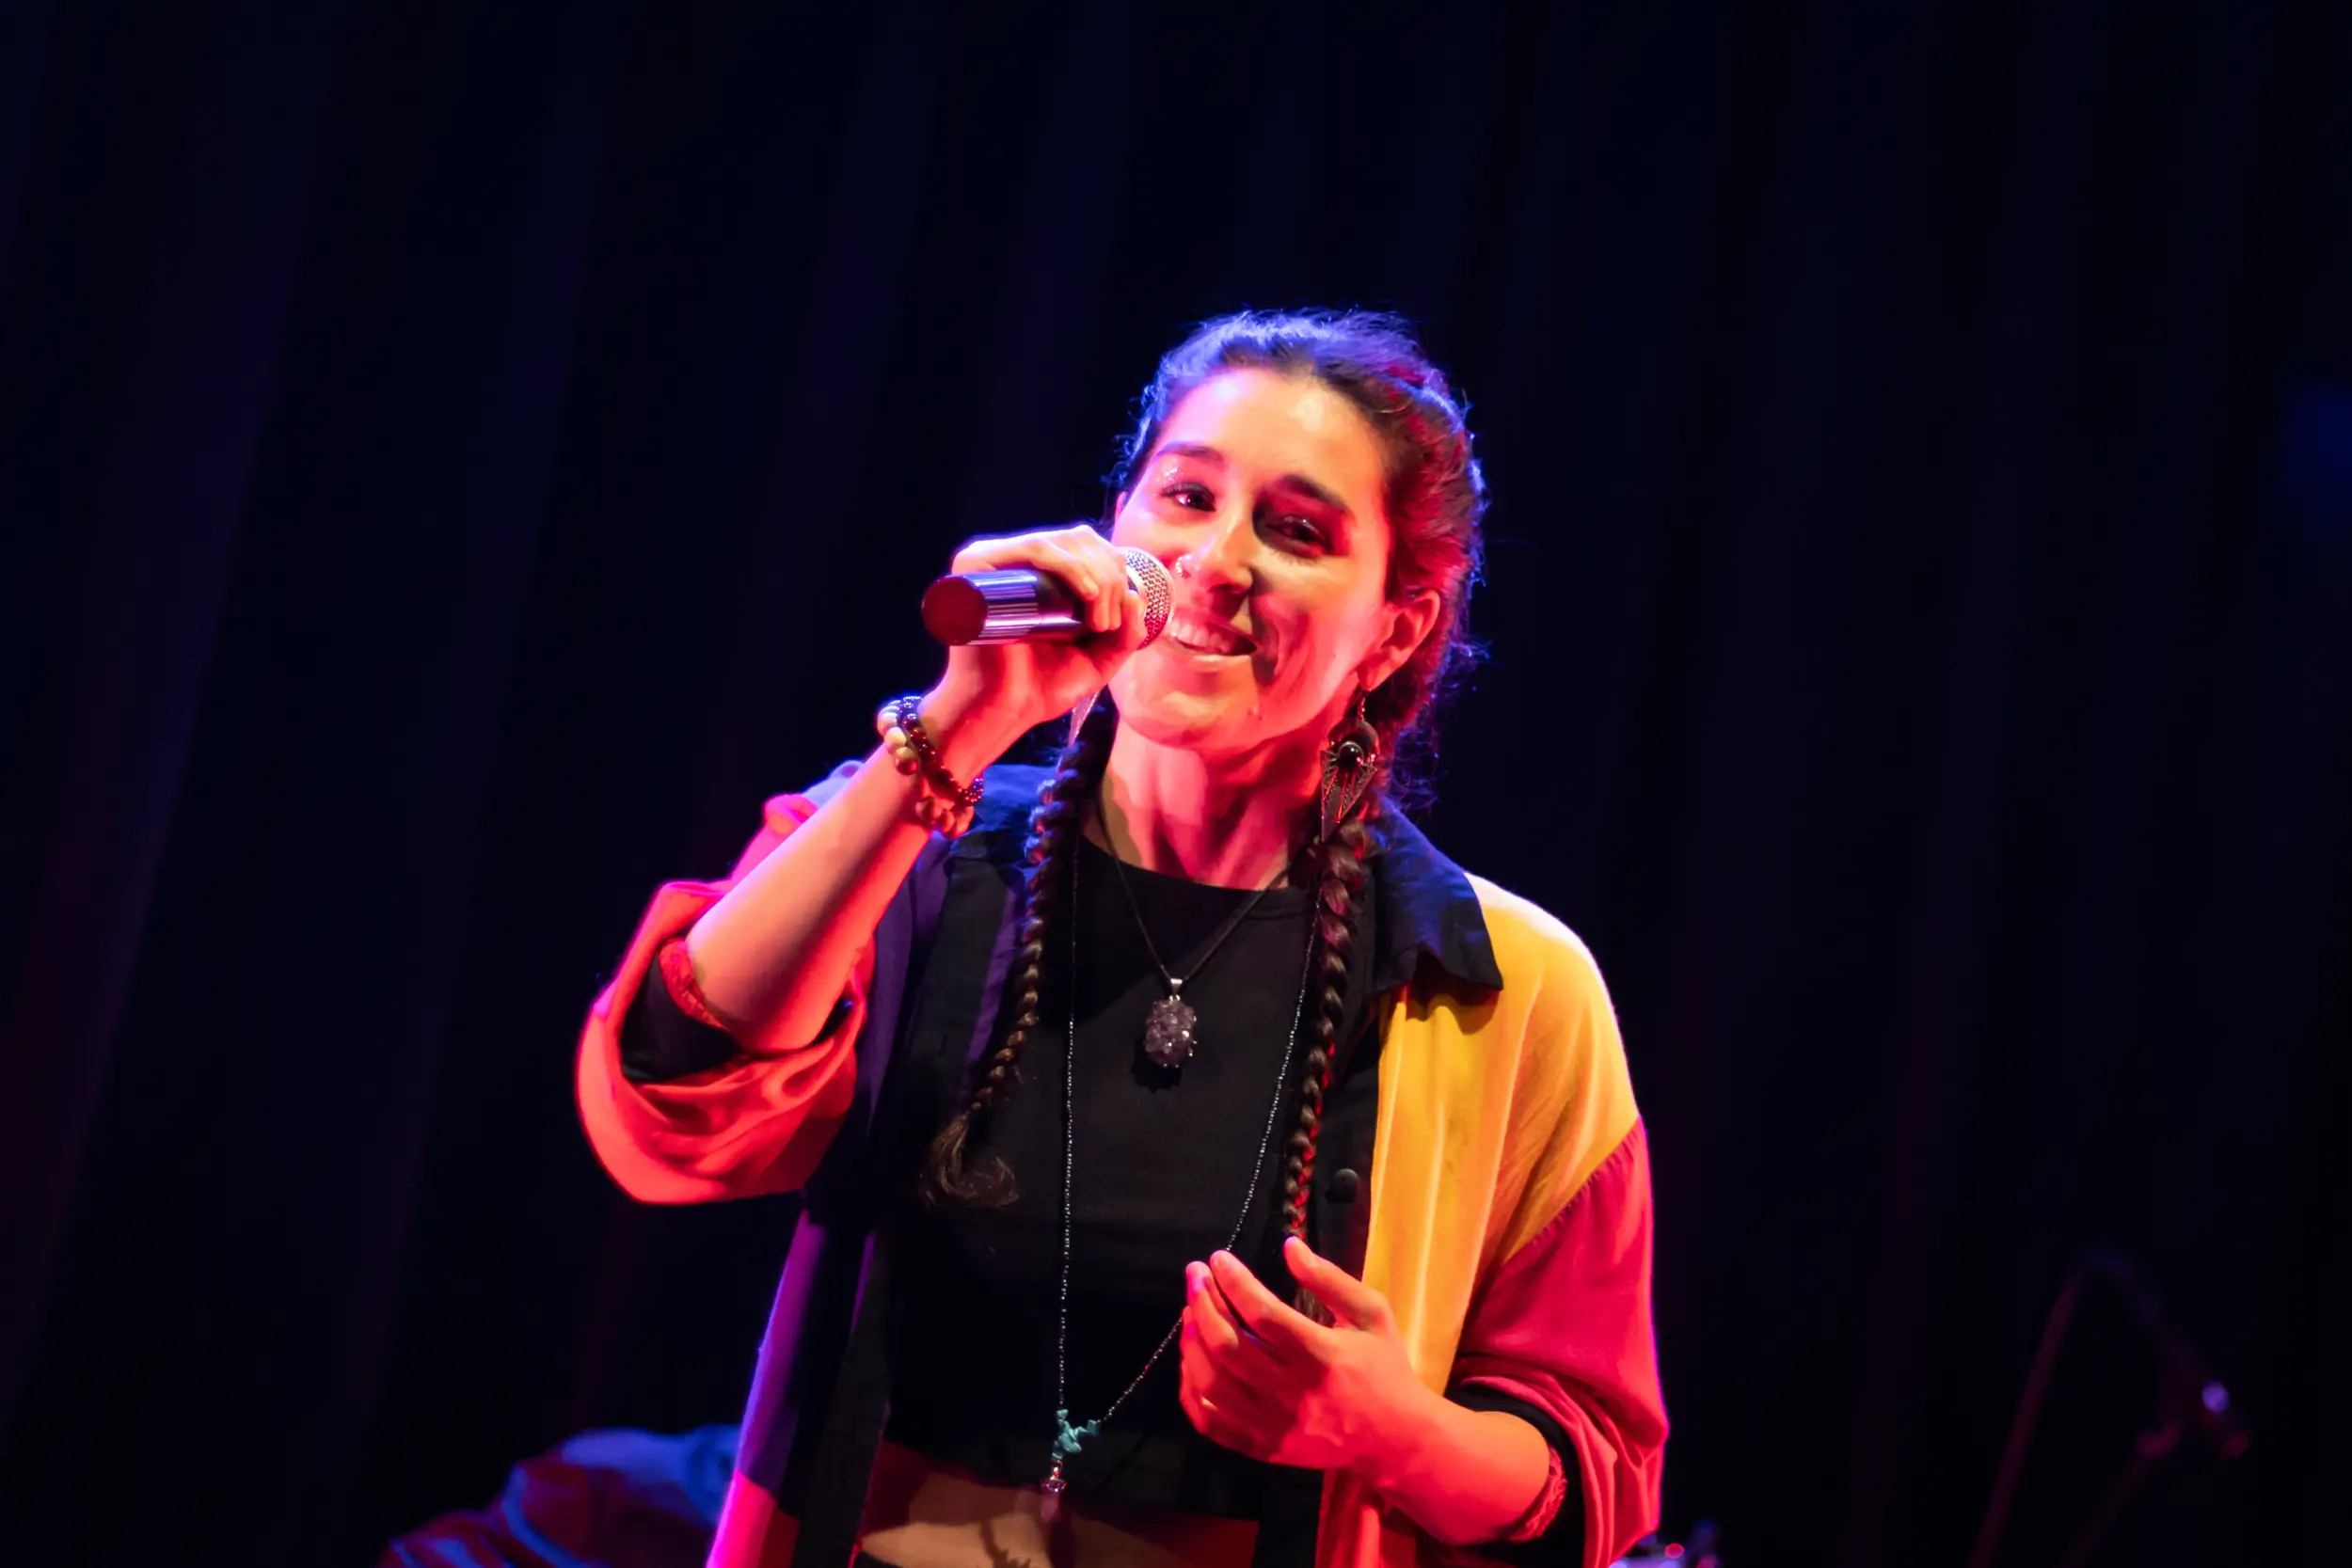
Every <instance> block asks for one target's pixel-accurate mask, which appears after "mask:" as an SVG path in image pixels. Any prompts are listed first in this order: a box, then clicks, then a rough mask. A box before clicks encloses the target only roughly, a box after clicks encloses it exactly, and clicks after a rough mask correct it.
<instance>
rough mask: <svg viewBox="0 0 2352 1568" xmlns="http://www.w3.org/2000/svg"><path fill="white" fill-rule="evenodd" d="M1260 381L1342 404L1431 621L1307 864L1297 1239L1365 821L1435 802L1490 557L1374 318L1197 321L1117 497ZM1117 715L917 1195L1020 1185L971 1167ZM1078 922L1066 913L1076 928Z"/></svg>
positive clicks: (1455, 412) (1058, 795)
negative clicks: (982, 1053)
mask: <svg viewBox="0 0 2352 1568" xmlns="http://www.w3.org/2000/svg"><path fill="white" fill-rule="evenodd" d="M1238 370H1263V371H1271V372H1276V373H1278V374H1281V375H1288V376H1300V377H1311V378H1313V379H1314V380H1317V381H1319V382H1321V383H1322V384H1323V385H1325V386H1326V387H1328V388H1331V389H1332V390H1333V391H1335V392H1337V393H1339V394H1340V395H1341V396H1343V397H1344V398H1346V399H1347V400H1348V402H1349V403H1350V404H1353V405H1354V406H1355V408H1356V410H1357V412H1358V413H1359V414H1360V415H1362V416H1363V418H1364V420H1365V421H1366V423H1367V424H1368V425H1370V427H1371V429H1372V431H1373V434H1374V436H1375V438H1376V439H1377V440H1378V442H1379V444H1380V449H1381V456H1382V465H1383V479H1384V482H1385V483H1384V494H1383V496H1382V500H1383V510H1384V512H1385V513H1386V515H1387V520H1388V524H1389V534H1390V549H1389V582H1388V591H1389V596H1390V598H1391V599H1399V598H1403V597H1405V596H1406V595H1409V594H1420V593H1423V592H1434V593H1435V594H1437V595H1438V617H1437V619H1436V621H1435V623H1434V624H1433V625H1432V626H1431V628H1430V632H1429V635H1428V636H1427V637H1426V638H1424V639H1423V640H1422V644H1421V646H1420V647H1419V648H1417V649H1415V650H1414V652H1413V654H1412V656H1411V657H1409V658H1407V659H1406V661H1405V663H1404V665H1403V666H1402V667H1401V668H1399V669H1398V670H1397V671H1396V673H1394V674H1392V675H1391V676H1390V677H1389V678H1388V679H1387V680H1385V681H1383V682H1382V683H1381V684H1380V686H1379V687H1378V688H1377V689H1375V690H1374V691H1372V692H1370V693H1368V694H1367V695H1366V698H1365V702H1364V709H1363V716H1364V718H1365V720H1366V721H1368V722H1369V723H1370V724H1371V725H1372V727H1373V729H1374V730H1375V732H1377V733H1378V735H1379V737H1380V747H1379V755H1380V764H1379V773H1378V775H1377V777H1376V778H1375V782H1374V785H1373V787H1372V788H1371V789H1369V790H1367V791H1366V792H1365V795H1364V798H1363V800H1362V803H1361V804H1360V806H1359V808H1358V810H1357V811H1356V812H1355V813H1354V814H1352V816H1351V817H1350V819H1349V820H1347V821H1344V822H1342V823H1340V824H1338V825H1336V827H1335V829H1334V831H1333V832H1331V833H1329V834H1328V835H1327V836H1326V837H1324V838H1322V839H1320V840H1319V841H1318V842H1316V843H1314V844H1312V845H1311V846H1310V847H1309V850H1308V859H1309V863H1308V864H1307V865H1306V866H1304V867H1302V868H1301V871H1302V872H1303V873H1304V874H1305V875H1306V876H1310V877H1311V879H1312V883H1313V887H1314V897H1313V900H1312V903H1311V919H1312V920H1313V922H1314V950H1313V954H1312V956H1311V960H1310V962H1311V967H1310V970H1309V986H1310V988H1311V1003H1312V1007H1311V1012H1310V1014H1309V1016H1308V1020H1307V1040H1306V1044H1307V1054H1306V1056H1305V1059H1304V1060H1303V1062H1302V1063H1301V1065H1300V1068H1299V1078H1298V1096H1297V1098H1298V1114H1297V1119H1296V1121H1295V1124H1294V1125H1293V1128H1292V1131H1291V1133H1290V1136H1289V1137H1288V1139H1287V1140H1286V1141H1285V1142H1284V1145H1283V1156H1282V1182H1281V1187H1280V1193H1281V1212H1282V1227H1283V1230H1284V1231H1285V1232H1286V1233H1287V1234H1289V1235H1294V1236H1296V1235H1303V1234H1304V1232H1305V1230H1306V1225H1307V1213H1308V1209H1309V1205H1310V1202H1311V1196H1312V1193H1313V1180H1314V1168H1315V1146H1316V1141H1317V1138H1318V1137H1319V1135H1320V1133H1321V1132H1322V1126H1323V1102H1324V1096H1325V1095H1326V1093H1327V1091H1328V1090H1329V1088H1330V1083H1331V1070H1332V1066H1333V1063H1334V1062H1335V1060H1336V1058H1337V1054H1338V1049H1339V1046H1340V1043H1341V1042H1340V1039H1339V1031H1340V1026H1341V1024H1342V1022H1343V1021H1344V1019H1345V1015H1346V1011H1347V976H1348V971H1349V969H1350V967H1351V965H1352V964H1353V962H1354V958H1355V915H1356V902H1357V900H1358V899H1359V897H1360V896H1361V895H1362V894H1363V891H1364V885H1365V879H1366V876H1367V872H1366V869H1365V865H1364V859H1365V856H1366V855H1367V853H1369V851H1370V849H1371V846H1372V830H1371V827H1370V823H1371V822H1372V821H1373V820H1375V818H1376V817H1377V816H1378V814H1379V813H1380V812H1381V811H1383V810H1386V809H1392V808H1395V807H1401V806H1412V805H1418V804H1422V803H1425V802H1426V800H1427V799H1428V779H1429V772H1430V769H1431V767H1432V765H1433V764H1434V760H1435V755H1436V748H1435V744H1434V734H1433V727H1434V726H1433V717H1434V714H1435V711H1436V709H1437V708H1438V706H1440V705H1441V704H1442V702H1443V700H1444V699H1445V698H1446V697H1447V696H1448V695H1450V693H1451V692H1452V690H1453V689H1454V688H1455V686H1457V685H1458V683H1459V681H1460V679H1461V677H1462V676H1463V675H1464V674H1465V673H1467V671H1468V670H1469V668H1470V666H1471V665H1472V664H1474V663H1475V661H1476V660H1477V658H1478V657H1479V655H1480V649H1479V647H1478V644H1477V643H1476V642H1475V641H1473V640H1472V639H1471V638H1470V634H1469V632H1468V630H1467V629H1466V627H1465V626H1464V612H1465V610H1466V609H1467V607H1468V604H1469V600H1470V588H1471V586H1472V585H1473V584H1474V583H1475V582H1476V581H1477V578H1478V568H1479V560H1480V554H1481V548H1480V538H1479V521H1480V519H1481V517H1482V516H1484V515H1485V513H1486V480H1485V478H1484V476H1483V475H1482V473H1481V472H1480V469H1479V466H1478V462H1477V459H1476V458H1475V457H1474V456H1472V455H1471V451H1470V428H1469V425H1468V424H1467V423H1466V422H1465V420H1464V408H1465V406H1466V405H1465V404H1463V403H1461V402H1460V401H1459V400H1458V399H1456V398H1455V396H1454V393H1453V391H1452V390H1451V388H1449V387H1448V386H1447V384H1446V379H1445V376H1444V374H1443V373H1442V372H1439V371H1438V368H1437V367H1436V366H1435V365H1433V364H1431V363H1430V362H1429V360H1428V358H1427V356H1424V355H1423V354H1422V351H1421V347H1420V345H1419V344H1417V343H1416V342H1414V341H1413V339H1412V337H1411V334H1410V333H1409V332H1408V331H1407V330H1406V326H1405V325H1404V324H1403V323H1402V322H1401V321H1399V320H1397V319H1396V318H1395V317H1392V316H1387V315H1380V314H1375V313H1371V312H1366V311H1346V312H1332V311H1311V312H1303V313H1274V312H1265V311H1255V310H1245V311H1242V312H1240V313H1238V314H1236V315H1231V316H1224V317H1220V318H1218V319H1216V320H1215V321H1210V322H1206V323H1203V324H1202V325H1200V327H1199V328H1197V329H1196V330H1195V331H1194V332H1193V333H1192V335H1191V336H1189V337H1187V338H1186V339H1185V340H1184V341H1183V342H1181V343H1179V344H1177V345H1176V347H1175V348H1173V349H1171V350H1170V351H1169V352H1168V355H1167V356H1166V357H1164V358H1163V359H1162V360H1161V361H1160V365H1159V370H1158V372H1157V373H1156V374H1155V375H1154V376H1153V377H1152V381H1151V383H1150V384H1149V385H1148V386H1146V387H1145V388H1144V390H1143V395H1142V397H1141V398H1140V399H1139V400H1138V409H1139V417H1138V419H1137V421H1136V427H1135V429H1134V431H1133V433H1132V434H1131V435H1129V436H1128V437H1127V438H1126V440H1125V441H1124V442H1123V443H1122V444H1121V450H1120V459H1119V462H1118V464H1117V465H1116V467H1114V468H1113V470H1112V472H1111V474H1110V475H1109V482H1110V483H1111V485H1112V486H1113V487H1114V488H1115V489H1116V490H1117V491H1118V492H1119V493H1121V494H1124V493H1127V492H1130V491H1132V490H1133V489H1134V487H1135V483H1136V476H1137V475H1138V473H1139V472H1140V470H1141V468H1142V467H1143V465H1144V464H1145V463H1146V462H1148V461H1149V460H1150V459H1151V457H1152V452H1153V451H1154V450H1155V449H1156V447H1157V446H1158V442H1159V434H1160V430H1161V428H1162V427H1163V426H1164V425H1165V424H1166V423H1167V421H1168V416H1169V415H1170V414H1172V413H1174V412H1175V410H1176V407H1177V405H1178V404H1181V403H1183V402H1184V399H1185V397H1186V396H1188V395H1189V394H1190V393H1192V392H1193V391H1194V390H1195V389H1197V388H1200V386H1201V385H1202V384H1204V383H1206V382H1208V381H1211V380H1213V379H1215V378H1216V376H1218V375H1220V374H1223V373H1225V372H1231V371H1238ZM1114 728H1115V719H1114V718H1113V715H1112V714H1111V713H1110V711H1109V710H1108V708H1107V705H1104V706H1099V707H1097V709H1096V710H1095V712H1094V713H1093V714H1092V715H1091V717H1090V718H1089V721H1088V722H1087V724H1086V725H1085V726H1084V728H1083V729H1082V730H1081V731H1080V733H1079V734H1078V735H1076V736H1073V737H1072V740H1071V743H1070V745H1069V746H1068V747H1067V748H1066V749H1065V750H1064V751H1063V752H1062V756H1061V763H1060V766H1059V767H1058V768H1057V769H1056V771H1055V774H1054V777H1053V779H1052V780H1051V781H1050V782H1049V783H1048V784H1046V786H1045V788H1044V790H1043V791H1042V792H1041V803H1040V805H1039V807H1038V810H1037V812H1036V814H1035V815H1034V816H1032V817H1031V818H1030V835H1029V843H1028V865H1029V870H1028V877H1027V881H1026V886H1025V893H1024V906H1025V911H1026V912H1025V917H1024V919H1023V923H1022V928H1021V946H1020V948H1019V950H1018V952H1017V953H1016V954H1015V955H1014V962H1015V965H1016V966H1017V967H1016V974H1015V977H1014V979H1013V982H1012V989H1011V992H1010V994H1011V997H1012V1001H1013V1005H1014V1006H1015V1007H1017V1009H1018V1011H1017V1012H1016V1013H1015V1015H1014V1018H1013V1022H1012V1026H1011V1028H1010V1029H1009V1030H1008V1031H1007V1032H1006V1035H1005V1039H1004V1043H1003V1044H1002V1045H1000V1046H998V1047H997V1048H996V1049H995V1051H993V1053H991V1054H990V1055H989V1057H988V1059H987V1061H986V1062H985V1063H984V1064H983V1065H982V1066H981V1068H980V1069H979V1072H978V1075H977V1081H976V1082H975V1084H974V1085H973V1089H972V1097H971V1100H970V1101H969V1103H968V1104H967V1105H966V1107H965V1109H964V1111H963V1112H962V1114H961V1115H960V1116H958V1117H956V1118H955V1120H953V1121H951V1122H949V1123H948V1124H947V1126H946V1129H945V1130H944V1131H943V1132H941V1133H940V1134H939V1136H938V1137H937V1138H936V1139H934V1140H933V1141H932V1144H931V1148H930V1159H929V1161H928V1163H927V1164H926V1167H925V1171H924V1180H923V1192H924V1196H925V1197H926V1199H927V1200H929V1201H931V1202H938V1201H940V1200H943V1199H945V1200H947V1201H955V1202H967V1203H975V1204H981V1205H988V1206H994V1205H998V1204H1003V1203H1007V1202H1009V1201H1011V1198H1012V1196H1013V1183H1012V1175H1011V1172H1010V1171H1009V1170H1008V1169H1007V1168H1006V1167H1005V1165H1004V1164H1003V1162H1002V1161H1000V1160H996V1159H994V1158H993V1157H992V1158H990V1159H988V1160H986V1161H984V1162H981V1163H979V1164H977V1165H975V1164H972V1163H971V1162H970V1161H969V1158H968V1152H969V1147H970V1142H971V1138H972V1135H973V1133H974V1132H975V1130H976V1129H977V1127H978V1126H980V1125H981V1124H982V1123H983V1122H984V1121H985V1120H986V1118H987V1117H988V1115H989V1113H990V1112H991V1111H992V1110H993V1108H994V1107H995V1106H996V1105H997V1104H998V1103H999V1102H1000V1101H1002V1100H1003V1099H1004V1097H1005V1095H1006V1094H1007V1093H1009V1091H1010V1089H1011V1086H1012V1085H1013V1083H1014V1082H1015V1080H1016V1079H1017V1077H1018V1069H1017V1063H1018V1061H1019V1058H1020V1054H1021V1050H1022V1048H1023V1047H1024V1046H1025V1045H1026V1044H1027V1043H1028V1040H1029V1037H1030V1036H1031V1035H1032V1034H1034V1033H1035V1032H1036V1030H1037V1028H1038V998H1039V994H1040V985H1041V973H1042V967H1043V960H1044V955H1045V946H1046V942H1047V941H1048V940H1049V938H1050V936H1051V933H1052V927H1053V925H1054V923H1055V921H1056V920H1057V919H1059V918H1064V917H1065V916H1064V911H1062V908H1061V906H1062V905H1063V904H1065V903H1066V902H1067V901H1068V897H1069V890H1070V885H1071V862H1072V857H1073V856H1074V855H1075V854H1076V852H1077V850H1076V835H1077V833H1078V831H1079V825H1080V823H1081V822H1082V821H1083V820H1084V816H1085V813H1086V812H1087V810H1088V809H1089V807H1090V806H1091V804H1092V803H1093V801H1094V800H1095V799H1096V797H1097V795H1098V794H1099V793H1100V791H1101V788H1102V779H1103V769H1104V766H1105V765H1106V764H1107V763H1108V761H1109V757H1110V742H1111V737H1112V734H1113V731H1114ZM1068 917H1070V918H1074V912H1073V913H1072V914H1071V915H1069V916H1068Z"/></svg>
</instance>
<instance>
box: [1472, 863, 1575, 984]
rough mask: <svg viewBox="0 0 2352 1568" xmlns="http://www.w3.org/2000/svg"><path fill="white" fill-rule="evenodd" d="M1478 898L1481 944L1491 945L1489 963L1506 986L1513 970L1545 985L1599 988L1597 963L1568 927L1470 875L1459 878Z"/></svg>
mask: <svg viewBox="0 0 2352 1568" xmlns="http://www.w3.org/2000/svg"><path fill="white" fill-rule="evenodd" d="M1463 875H1464V876H1465V877H1467V878H1468V879H1470V891H1471V892H1473V893H1475V894H1476V895H1478V911H1479V913H1480V914H1481V915H1482V916H1484V917H1485V919H1486V938H1487V940H1488V941H1489V942H1492V943H1493V944H1494V949H1495V961H1496V963H1497V965H1498V967H1500V968H1501V969H1502V976H1503V984H1505V985H1509V984H1510V983H1511V979H1512V971H1513V969H1514V968H1515V967H1516V968H1518V970H1520V971H1521V972H1522V973H1525V974H1534V975H1540V976H1542V977H1544V978H1547V979H1553V978H1570V979H1574V980H1576V981H1578V982H1579V983H1581V984H1586V983H1588V984H1590V985H1592V986H1595V987H1599V986H1600V985H1601V978H1600V963H1599V961H1598V960H1597V959H1596V958H1594V957H1593V950H1592V948H1590V947H1589V946H1587V945H1586V944H1585V942H1584V939H1583V938H1582V937H1580V936H1578V935H1577V934H1576V932H1575V931H1574V930H1573V929H1571V928H1570V927H1569V926H1568V923H1567V922H1566V921H1565V920H1562V919H1561V918H1560V917H1559V916H1558V915H1556V914H1553V913H1552V912H1551V911H1549V910H1548V909H1545V908H1544V907H1543V906H1542V905H1541V904H1538V903H1536V902H1535V901H1534V899H1533V898H1529V897H1527V896H1526V895H1522V894H1517V893H1513V892H1512V891H1511V890H1510V889H1509V888H1506V887H1504V886H1502V884H1501V883H1499V882H1496V881H1493V880H1491V879H1488V878H1486V877H1482V876H1480V875H1478V874H1477V873H1476V872H1474V871H1470V872H1465V873H1463Z"/></svg>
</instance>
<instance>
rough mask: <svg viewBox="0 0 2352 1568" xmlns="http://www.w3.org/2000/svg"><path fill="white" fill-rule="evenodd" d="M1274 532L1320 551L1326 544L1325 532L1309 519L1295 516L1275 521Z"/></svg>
mask: <svg viewBox="0 0 2352 1568" xmlns="http://www.w3.org/2000/svg"><path fill="white" fill-rule="evenodd" d="M1274 531H1275V532H1277V533H1279V534H1280V535H1281V536H1282V537H1283V538H1285V539H1289V540H1292V541H1294V542H1295V543H1297V544H1301V545H1312V546H1315V547H1316V548H1318V549H1320V548H1321V547H1322V546H1323V544H1324V538H1323V530H1322V529H1320V528H1318V527H1317V526H1316V525H1315V524H1314V523H1313V522H1312V521H1311V520H1310V519H1308V518H1305V517H1301V516H1297V515H1288V516H1281V517H1277V518H1275V519H1274Z"/></svg>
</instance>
